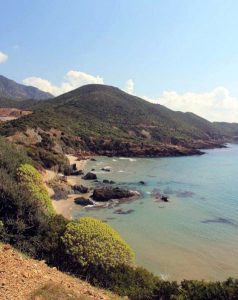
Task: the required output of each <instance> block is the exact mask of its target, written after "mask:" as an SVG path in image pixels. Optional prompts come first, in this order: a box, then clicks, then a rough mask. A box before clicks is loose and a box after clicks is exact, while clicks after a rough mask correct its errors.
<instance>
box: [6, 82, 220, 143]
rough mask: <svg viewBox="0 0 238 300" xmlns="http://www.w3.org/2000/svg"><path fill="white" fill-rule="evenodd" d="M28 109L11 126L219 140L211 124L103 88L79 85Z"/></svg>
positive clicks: (156, 138)
mask: <svg viewBox="0 0 238 300" xmlns="http://www.w3.org/2000/svg"><path fill="white" fill-rule="evenodd" d="M28 108H31V109H33V110H34V114H33V115H31V116H28V117H25V118H22V119H20V120H17V121H14V122H13V123H12V126H13V127H17V125H18V124H19V125H21V126H24V125H25V126H40V127H42V128H44V129H49V128H51V127H55V128H58V129H60V130H63V131H65V132H66V133H71V134H76V135H77V134H82V133H83V134H85V133H86V134H90V135H92V136H97V135H100V136H104V137H118V138H125V139H129V140H146V139H147V140H148V139H149V140H153V141H161V142H164V141H165V142H172V143H173V142H176V141H177V140H178V141H179V140H190V139H211V138H215V139H217V138H219V137H221V134H220V131H219V130H218V129H217V128H216V127H215V126H214V125H213V124H212V123H210V122H208V121H206V120H205V119H202V118H200V117H198V116H196V115H194V114H191V113H181V112H174V111H172V110H170V109H167V108H166V107H164V106H161V105H158V104H152V103H149V102H147V101H145V100H143V99H140V98H138V97H134V96H131V95H129V94H127V93H125V92H123V91H121V90H119V89H117V88H114V87H110V86H105V85H87V86H83V87H81V88H79V89H76V90H74V91H72V92H70V93H67V94H64V95H61V96H59V97H57V98H54V99H52V100H48V101H44V102H42V101H40V102H38V103H37V104H35V105H32V106H30V107H28ZM10 126H11V124H9V125H6V126H5V128H7V127H10Z"/></svg>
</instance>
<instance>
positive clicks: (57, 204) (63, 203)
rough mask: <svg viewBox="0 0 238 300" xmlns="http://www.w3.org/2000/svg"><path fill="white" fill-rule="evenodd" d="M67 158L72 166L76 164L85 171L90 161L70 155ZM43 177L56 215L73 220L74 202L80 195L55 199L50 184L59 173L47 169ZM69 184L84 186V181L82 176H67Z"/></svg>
mask: <svg viewBox="0 0 238 300" xmlns="http://www.w3.org/2000/svg"><path fill="white" fill-rule="evenodd" d="M65 156H66V157H67V158H68V160H69V162H70V165H72V164H76V166H77V169H78V170H82V171H84V169H85V167H86V164H87V161H88V159H80V158H78V157H77V156H74V155H69V154H66V155H65ZM42 175H43V180H44V183H45V186H46V189H47V191H48V193H49V195H50V197H51V201H52V204H53V207H54V209H55V211H56V213H57V214H61V215H63V216H64V217H65V218H66V219H69V220H71V219H72V209H73V206H74V200H75V198H77V197H79V196H80V195H79V194H69V195H68V196H67V198H62V199H59V200H55V199H53V198H52V196H53V195H54V190H53V188H52V187H50V185H49V182H50V181H51V180H54V179H56V178H57V177H58V173H57V172H55V171H52V170H47V169H45V170H44V174H42ZM67 184H68V185H69V186H72V185H79V184H84V182H82V179H81V177H80V176H67ZM84 185H85V184H84ZM85 196H87V194H85Z"/></svg>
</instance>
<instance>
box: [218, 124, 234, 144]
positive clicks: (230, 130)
mask: <svg viewBox="0 0 238 300" xmlns="http://www.w3.org/2000/svg"><path fill="white" fill-rule="evenodd" d="M214 125H215V126H216V128H218V129H219V130H220V131H221V132H222V133H223V135H224V136H225V137H228V138H231V139H232V140H235V141H238V123H227V122H214Z"/></svg>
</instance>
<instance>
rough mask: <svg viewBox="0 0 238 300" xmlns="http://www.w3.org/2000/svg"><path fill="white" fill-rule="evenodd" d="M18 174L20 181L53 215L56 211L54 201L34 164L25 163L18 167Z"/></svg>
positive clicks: (47, 211)
mask: <svg viewBox="0 0 238 300" xmlns="http://www.w3.org/2000/svg"><path fill="white" fill-rule="evenodd" d="M17 176H18V179H19V182H20V183H21V184H22V186H23V187H24V188H25V189H26V190H27V191H28V192H29V194H30V195H31V196H32V197H33V198H34V199H36V200H38V201H39V202H40V203H41V204H42V205H43V207H44V208H45V210H46V213H48V214H49V215H53V214H54V213H55V211H54V208H53V205H52V201H51V199H50V196H49V194H48V192H47V190H46V187H45V186H44V183H43V180H42V177H41V175H40V174H39V172H38V171H37V170H36V169H35V168H34V167H33V166H31V165H29V164H23V165H21V166H20V167H19V168H18V169H17Z"/></svg>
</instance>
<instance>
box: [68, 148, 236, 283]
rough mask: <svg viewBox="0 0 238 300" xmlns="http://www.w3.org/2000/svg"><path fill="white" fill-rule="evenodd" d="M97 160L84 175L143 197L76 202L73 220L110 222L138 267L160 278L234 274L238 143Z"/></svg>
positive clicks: (223, 278)
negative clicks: (200, 151) (189, 152)
mask: <svg viewBox="0 0 238 300" xmlns="http://www.w3.org/2000/svg"><path fill="white" fill-rule="evenodd" d="M95 159H96V161H88V163H87V166H86V171H89V170H91V169H95V171H94V172H95V173H96V174H97V177H98V180H99V181H102V180H103V179H108V180H113V181H115V182H116V184H115V186H120V187H126V188H129V189H130V190H136V191H138V192H140V196H139V197H136V198H135V199H133V200H129V201H113V202H112V203H110V205H108V206H106V207H105V206H104V207H99V208H95V207H93V208H92V207H85V208H82V207H80V206H76V205H75V206H74V207H73V212H72V215H73V218H74V219H78V218H80V217H81V216H91V217H96V218H99V219H102V220H103V221H104V222H107V223H108V224H110V225H111V226H112V227H113V228H114V229H116V230H117V231H118V232H119V233H120V234H121V236H122V237H123V238H124V239H125V240H126V241H127V242H128V244H130V246H131V247H132V248H133V250H134V252H135V255H136V263H137V265H139V266H142V267H145V268H147V269H148V270H149V271H152V272H153V273H155V274H156V275H159V276H161V278H163V279H168V280H178V281H180V280H183V279H205V280H225V279H226V278H228V277H230V276H231V277H238V145H232V144H229V145H227V148H221V149H213V150H206V151H205V154H204V155H200V156H186V157H169V158H124V157H111V158H109V157H95ZM105 167H107V168H110V172H105V171H102V170H101V169H102V168H105ZM141 181H143V182H144V184H142V183H141ZM85 183H86V182H85ZM159 195H166V196H167V197H168V200H169V201H168V202H162V201H160V199H159Z"/></svg>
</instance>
